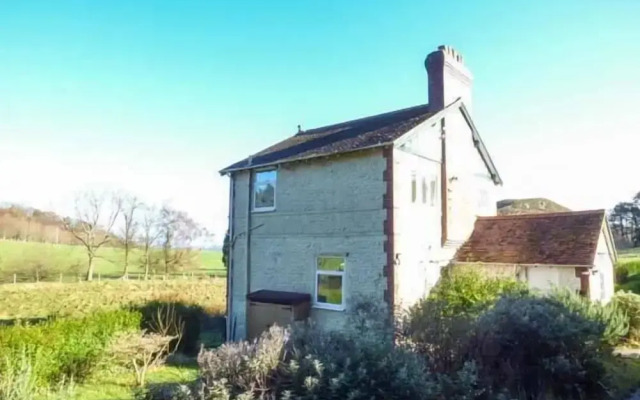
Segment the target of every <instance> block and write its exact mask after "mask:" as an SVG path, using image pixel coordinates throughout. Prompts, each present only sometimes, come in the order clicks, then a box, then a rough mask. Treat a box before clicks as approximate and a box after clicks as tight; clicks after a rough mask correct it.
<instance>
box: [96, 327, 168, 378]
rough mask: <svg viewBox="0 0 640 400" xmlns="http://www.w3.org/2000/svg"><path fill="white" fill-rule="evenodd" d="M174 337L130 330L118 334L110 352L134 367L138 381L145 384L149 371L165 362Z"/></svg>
mask: <svg viewBox="0 0 640 400" xmlns="http://www.w3.org/2000/svg"><path fill="white" fill-rule="evenodd" d="M173 339H174V338H173V337H171V336H162V335H158V334H154V333H151V334H146V333H145V334H142V335H141V334H140V333H138V332H129V333H125V334H122V335H120V336H118V337H117V338H116V339H115V340H114V341H113V342H112V343H111V345H110V347H109V350H108V352H109V353H110V354H111V355H113V356H114V360H115V361H117V362H118V363H119V364H120V365H122V366H125V367H129V368H132V369H133V372H134V373H135V378H136V383H137V384H138V386H141V387H142V386H144V384H145V382H146V377H147V372H148V371H149V370H150V369H151V368H153V367H155V366H158V365H160V364H161V363H163V362H164V360H165V358H166V356H167V354H168V352H169V346H170V344H171V342H172V340H173Z"/></svg>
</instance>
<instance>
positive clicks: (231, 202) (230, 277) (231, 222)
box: [226, 174, 236, 341]
mask: <svg viewBox="0 0 640 400" xmlns="http://www.w3.org/2000/svg"><path fill="white" fill-rule="evenodd" d="M235 187H236V184H235V179H234V177H233V175H231V174H230V175H229V254H228V258H229V259H228V260H227V262H228V263H229V267H228V268H227V332H226V341H229V339H230V338H231V335H232V334H235V332H231V326H232V323H231V321H232V319H233V318H232V317H233V272H234V270H233V246H234V244H235V240H234V233H233V225H234V215H233V214H234V212H233V211H234V204H235V194H236V191H235Z"/></svg>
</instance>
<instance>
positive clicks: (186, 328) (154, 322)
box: [139, 301, 206, 355]
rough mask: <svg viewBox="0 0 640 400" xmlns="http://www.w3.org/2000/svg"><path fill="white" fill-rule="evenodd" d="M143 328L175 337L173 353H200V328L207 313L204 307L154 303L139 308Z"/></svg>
mask: <svg viewBox="0 0 640 400" xmlns="http://www.w3.org/2000/svg"><path fill="white" fill-rule="evenodd" d="M139 311H140V312H141V313H142V328H143V329H144V330H146V331H148V332H151V333H157V334H159V335H163V336H174V337H175V338H176V339H174V341H173V342H172V343H171V348H170V350H171V352H175V351H180V352H182V353H185V354H190V355H196V354H197V353H198V350H199V348H198V346H199V338H200V331H201V329H200V327H201V325H202V321H203V319H204V318H205V317H206V313H205V311H204V309H203V308H202V307H199V306H196V305H188V304H183V303H178V302H172V301H169V302H163V301H152V302H150V303H148V304H146V305H144V306H143V307H140V308H139Z"/></svg>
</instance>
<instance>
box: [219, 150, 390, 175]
mask: <svg viewBox="0 0 640 400" xmlns="http://www.w3.org/2000/svg"><path fill="white" fill-rule="evenodd" d="M392 144H393V142H383V143H376V144H372V145H371V146H366V147H360V148H358V149H354V150H349V151H340V152H337V153H328V154H313V155H310V156H305V157H296V158H288V159H287V158H285V159H279V160H277V161H272V162H267V163H263V164H251V165H246V166H244V167H237V168H225V169H223V170H221V171H219V172H218V173H219V174H220V175H223V176H224V175H227V174H229V173H232V172H239V171H246V170H251V169H260V168H268V167H275V166H278V165H280V164H289V163H293V162H298V161H306V160H312V159H316V158H323V157H333V156H341V155H343V154H352V153H358V152H361V151H365V150H372V149H379V148H384V147H387V146H389V145H392Z"/></svg>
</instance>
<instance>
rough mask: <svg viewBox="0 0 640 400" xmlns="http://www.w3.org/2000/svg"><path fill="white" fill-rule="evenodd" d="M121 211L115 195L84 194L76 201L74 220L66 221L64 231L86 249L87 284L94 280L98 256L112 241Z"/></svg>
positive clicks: (118, 200)
mask: <svg viewBox="0 0 640 400" xmlns="http://www.w3.org/2000/svg"><path fill="white" fill-rule="evenodd" d="M121 208H122V201H121V199H120V198H118V197H117V196H114V195H105V194H98V193H96V192H92V191H89V192H85V193H82V194H80V195H78V196H77V197H76V199H75V214H76V215H75V219H71V218H66V219H65V220H64V228H65V230H67V231H68V232H69V233H71V235H73V237H74V238H75V239H76V240H77V241H78V242H80V244H81V245H82V246H83V247H84V248H85V251H86V252H87V258H88V266H87V280H88V281H90V280H93V269H94V260H95V258H96V255H97V252H98V250H99V249H100V247H102V246H103V245H105V244H106V243H108V242H109V241H110V240H111V237H112V233H111V232H112V229H113V225H114V224H115V222H116V219H117V218H118V214H119V213H120V210H121Z"/></svg>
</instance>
